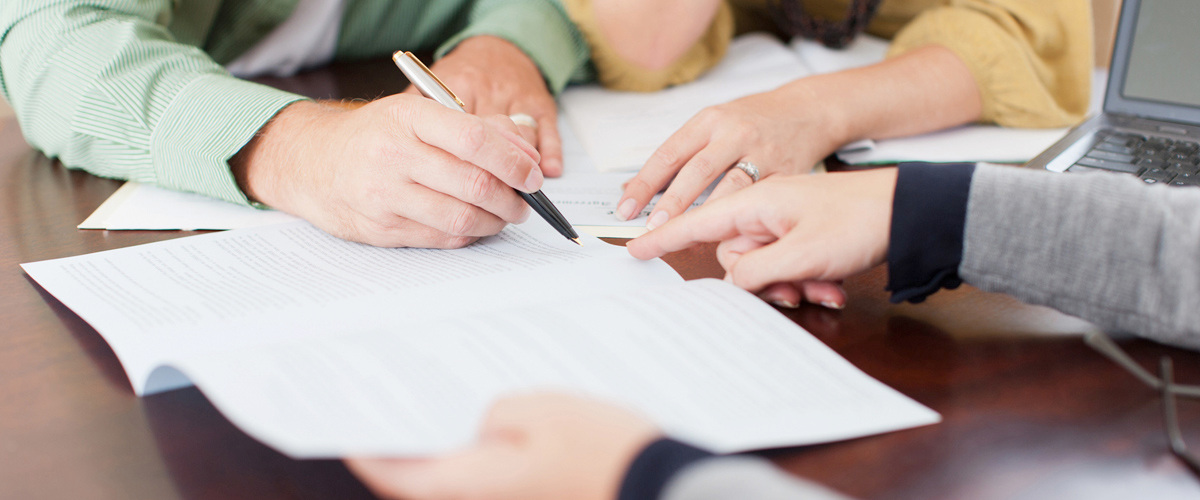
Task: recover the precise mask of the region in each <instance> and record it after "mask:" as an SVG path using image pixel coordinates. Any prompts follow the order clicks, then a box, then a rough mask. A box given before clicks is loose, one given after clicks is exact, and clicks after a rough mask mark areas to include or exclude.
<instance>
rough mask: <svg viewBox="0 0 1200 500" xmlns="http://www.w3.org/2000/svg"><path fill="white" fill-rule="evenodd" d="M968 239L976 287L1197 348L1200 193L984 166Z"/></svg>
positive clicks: (967, 269) (968, 275)
mask: <svg viewBox="0 0 1200 500" xmlns="http://www.w3.org/2000/svg"><path fill="white" fill-rule="evenodd" d="M964 233H965V234H964V244H963V259H962V263H961V264H960V266H959V275H960V276H961V277H962V278H963V280H964V281H966V282H968V283H971V284H972V285H975V286H976V287H978V288H981V289H983V290H987V291H995V292H1003V293H1007V294H1010V295H1012V296H1014V297H1016V298H1018V299H1020V300H1022V301H1025V302H1029V303H1033V304H1041V305H1046V306H1050V307H1053V308H1055V309H1058V310H1060V311H1063V312H1065V313H1068V314H1072V315H1075V316H1078V317H1080V318H1083V319H1085V320H1087V321H1090V322H1092V323H1095V324H1096V325H1097V326H1099V327H1100V328H1102V329H1104V330H1107V331H1122V332H1132V333H1136V334H1139V335H1142V336H1145V337H1149V338H1152V339H1155V340H1158V341H1161V342H1165V343H1171V344H1176V345H1180V346H1186V347H1191V348H1193V349H1200V189H1193V188H1174V187H1167V186H1146V185H1145V184H1143V183H1142V182H1141V181H1139V180H1138V179H1136V178H1134V177H1132V176H1125V175H1109V174H1081V175H1075V174H1068V175H1062V174H1053V173H1048V172H1043V171H1035V170H1028V169H1020V168H1011V167H988V166H984V165H980V167H979V168H977V169H976V171H975V175H974V178H973V180H972V182H971V190H970V198H969V200H968V203H967V220H966V225H965V231H964Z"/></svg>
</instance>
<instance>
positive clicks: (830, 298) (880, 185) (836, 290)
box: [626, 168, 896, 308]
mask: <svg viewBox="0 0 1200 500" xmlns="http://www.w3.org/2000/svg"><path fill="white" fill-rule="evenodd" d="M895 186H896V169H894V168H888V169H879V170H871V171H865V172H852V173H831V174H828V175H819V176H810V175H797V176H777V177H772V178H770V179H767V180H764V181H762V182H759V183H757V184H755V185H754V186H751V187H749V188H746V189H743V190H741V191H738V192H736V193H734V194H731V195H729V196H726V197H724V198H721V199H719V200H713V201H711V202H709V203H705V204H704V205H703V206H701V207H698V208H696V209H693V210H692V211H690V212H687V213H685V214H683V215H682V216H680V217H678V218H676V219H672V220H671V221H669V222H667V223H666V224H664V225H663V226H662V227H659V228H657V229H654V230H653V231H650V232H649V233H646V234H645V235H644V236H642V237H640V238H637V239H634V240H632V241H630V242H629V243H628V244H627V245H626V247H627V248H628V249H629V253H630V254H632V255H633V256H634V257H637V258H639V259H652V258H655V257H660V256H662V255H664V254H667V253H670V252H674V251H678V250H682V249H684V248H687V247H690V246H692V245H695V244H697V243H701V242H720V243H719V245H718V246H717V259H718V261H720V263H721V267H723V268H725V271H726V273H727V274H726V279H728V280H730V281H732V282H733V284H735V285H737V286H739V287H741V288H744V289H746V290H749V291H751V292H755V293H758V294H759V295H760V296H761V297H763V299H764V300H767V301H769V302H772V303H775V304H777V305H782V306H787V307H795V306H796V305H798V304H799V303H800V301H801V300H804V301H808V302H814V303H819V304H823V305H825V306H827V307H832V308H841V307H844V305H845V303H846V292H845V291H844V290H842V289H841V287H840V286H838V284H837V282H838V281H840V280H842V279H844V278H848V277H850V276H853V275H855V274H858V273H860V272H863V271H866V270H867V269H870V268H872V267H874V266H876V265H878V264H880V263H882V262H883V261H884V259H885V258H886V256H887V248H888V241H889V236H890V235H889V231H890V223H891V218H892V198H893V196H894V192H895Z"/></svg>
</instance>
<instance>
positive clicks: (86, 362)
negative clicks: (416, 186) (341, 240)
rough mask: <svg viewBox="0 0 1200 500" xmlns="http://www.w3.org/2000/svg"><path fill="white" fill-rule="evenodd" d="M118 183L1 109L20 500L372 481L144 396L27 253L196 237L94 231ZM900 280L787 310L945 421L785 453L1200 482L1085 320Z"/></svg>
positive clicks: (950, 486) (345, 85) (14, 486)
mask: <svg viewBox="0 0 1200 500" xmlns="http://www.w3.org/2000/svg"><path fill="white" fill-rule="evenodd" d="M396 75H397V72H396V71H394V69H392V68H390V67H389V65H388V64H387V62H386V61H385V62H375V63H368V64H353V65H342V66H338V67H335V68H334V69H333V70H331V71H322V72H318V73H314V74H310V75H306V76H303V77H300V78H294V79H288V80H276V81H272V82H270V83H272V84H275V85H279V86H282V87H285V88H288V89H291V90H295V91H299V92H303V93H307V94H309V95H314V96H319V97H323V96H331V95H338V96H351V97H368V98H369V97H371V96H374V95H379V94H381V93H386V92H393V91H395V90H398V89H399V87H400V85H402V83H403V82H402V81H401V80H399V79H398V78H397V77H396ZM118 186H119V183H118V182H116V181H111V180H105V179H100V178H96V177H92V176H90V175H88V174H85V173H82V172H75V171H69V170H67V169H65V168H63V167H62V166H61V165H60V164H58V163H56V162H54V161H52V160H49V159H47V158H46V157H44V156H42V155H40V154H38V153H36V152H34V151H33V149H32V148H30V147H29V146H27V145H25V143H24V142H23V140H22V139H21V136H20V133H19V131H18V129H17V126H16V124H15V122H13V121H12V120H8V121H0V498H219V499H229V498H256V499H257V498H277V497H286V498H360V497H370V494H369V493H368V492H367V491H366V490H365V489H364V488H363V487H362V486H361V485H360V484H359V483H358V482H357V481H356V480H355V479H354V478H353V477H352V476H351V475H350V474H349V473H348V472H347V471H346V469H345V468H344V467H343V466H342V465H341V464H340V463H338V462H336V461H295V460H290V459H288V458H285V457H283V456H282V455H280V454H278V453H276V452H274V451H272V450H271V449H268V448H266V447H265V446H263V445H261V444H259V443H258V442H256V441H254V440H253V439H251V438H250V437H248V436H247V435H245V434H243V433H242V432H241V431H239V430H238V429H236V428H235V427H233V425H231V424H230V423H229V422H228V421H227V420H226V419H225V418H224V417H222V416H221V414H220V413H218V412H217V411H216V410H215V409H214V408H213V407H212V406H211V405H210V404H209V403H208V401H207V400H205V398H204V396H203V395H201V394H200V393H199V392H198V391H197V390H195V389H185V390H179V391H174V392H170V393H166V394H161V395H156V396H151V397H147V398H141V399H139V398H137V397H136V396H134V394H133V392H132V390H131V389H130V386H129V382H128V381H127V379H126V378H125V375H124V372H123V371H122V369H121V365H120V363H119V362H118V361H117V358H116V357H115V356H114V355H113V353H112V351H111V350H110V349H109V348H108V346H107V344H106V343H105V342H104V340H103V339H102V338H101V337H100V336H99V335H98V334H97V333H96V331H95V330H94V329H92V328H91V327H90V326H88V325H87V324H86V323H84V322H83V321H82V320H80V319H79V318H78V317H77V316H76V315H75V314H74V313H72V312H71V311H70V310H68V309H67V308H65V307H64V306H63V305H62V304H60V303H59V302H58V301H57V300H55V299H54V298H53V297H51V296H49V295H47V294H46V293H45V292H44V291H42V290H41V289H40V288H39V287H38V286H37V285H35V284H34V283H33V282H32V281H31V280H30V279H29V278H28V277H26V276H25V274H24V273H23V272H22V271H21V269H20V268H19V267H17V264H19V263H22V262H30V261H37V260H43V259H51V258H56V257H66V256H71V255H78V254H82V253H87V252H94V251H99V250H106V249H112V248H120V247H126V246H130V245H137V244H141V243H148V242H152V241H159V240H164V239H169V238H177V237H181V236H187V235H190V234H194V233H188V232H137V231H133V232H116V231H113V232H109V231H80V230H77V229H75V226H76V224H78V223H79V222H80V221H82V220H83V219H84V218H85V217H86V216H87V215H88V214H90V213H91V212H92V210H94V209H95V208H96V207H97V206H98V205H99V204H100V203H101V202H102V201H103V200H104V199H105V198H106V197H107V196H108V195H109V194H111V193H112V192H113V191H114V190H116V188H117V187H118ZM667 261H668V262H669V263H670V264H671V265H672V266H673V267H675V269H676V270H678V271H679V272H680V273H681V274H682V275H683V276H684V277H687V278H699V277H711V276H719V275H720V273H721V271H720V268H719V266H717V264H716V262H715V259H714V258H713V256H712V247H702V248H698V249H694V250H690V251H685V252H679V253H676V254H673V255H671V256H669V257H668V259H667ZM885 279H886V270H884V269H882V268H880V269H875V270H873V271H872V272H870V273H867V274H866V275H863V276H860V277H858V278H855V279H852V280H849V281H848V282H847V283H846V288H847V289H848V291H849V292H850V297H851V299H850V302H849V304H848V305H847V307H846V309H845V310H843V311H830V310H826V309H823V308H821V307H817V306H804V307H801V308H800V309H798V310H795V311H787V312H785V314H787V315H788V317H790V318H792V319H793V320H795V321H796V322H797V323H798V324H800V325H801V326H803V327H804V328H805V329H807V330H808V331H810V332H812V333H813V334H815V335H816V336H817V337H818V338H820V339H821V340H822V341H824V342H825V343H827V344H828V345H830V346H831V347H832V348H833V349H835V350H836V351H838V352H839V353H840V354H841V355H842V356H845V357H846V358H847V359H849V360H850V361H851V362H852V363H854V364H855V365H856V366H858V367H860V368H861V369H863V370H864V371H866V372H867V373H868V374H870V375H871V376H873V377H875V378H877V379H879V380H881V381H882V382H883V383H885V384H888V385H890V386H892V387H894V388H896V389H897V390H899V391H900V392H903V393H905V394H907V395H909V396H911V397H913V398H914V399H916V400H917V401H919V402H921V403H923V404H925V405H928V406H929V407H931V408H933V409H934V410H936V411H938V412H939V413H941V414H942V417H943V418H944V421H943V422H942V423H940V424H937V425H932V426H928V427H923V428H919V429H912V430H906V431H900V432H893V433H889V434H885V435H880V436H873V437H867V438H861V439H855V440H851V441H848V442H842V443H835V444H828V445H821V446H808V447H801V448H793V449H787V450H776V451H771V452H768V453H767V455H768V456H769V457H771V458H772V459H773V460H775V461H777V462H778V463H779V464H780V465H781V466H783V467H785V468H786V469H787V470H789V471H791V472H794V473H796V474H798V475H800V476H804V477H807V478H811V479H814V480H816V481H818V482H820V483H823V484H825V485H828V486H830V487H832V488H835V489H837V490H840V491H842V492H845V493H847V494H850V495H855V496H859V497H863V498H914V499H928V498H946V499H958V498H972V499H990V498H1081V497H1087V498H1105V497H1112V498H1135V497H1136V498H1174V497H1192V498H1195V497H1197V496H1200V480H1198V479H1197V478H1196V477H1194V476H1192V475H1190V474H1189V473H1188V472H1187V470H1186V469H1184V468H1183V466H1182V465H1181V464H1180V462H1179V461H1177V460H1176V459H1175V458H1173V457H1172V456H1171V455H1170V454H1169V452H1168V450H1167V444H1166V440H1165V438H1164V435H1163V431H1162V424H1161V421H1162V417H1161V414H1160V410H1159V400H1158V398H1157V396H1156V394H1155V392H1154V391H1152V390H1150V389H1148V388H1147V387H1145V386H1143V385H1141V384H1140V383H1139V382H1138V381H1136V380H1135V379H1134V378H1133V377H1131V376H1129V375H1128V374H1126V373H1125V372H1124V371H1122V370H1121V369H1119V368H1118V367H1117V366H1115V365H1113V364H1112V363H1110V362H1109V361H1108V360H1107V359H1105V358H1103V357H1102V356H1100V355H1099V354H1098V353H1096V352H1094V351H1093V350H1092V349H1091V348H1089V347H1087V346H1086V345H1084V343H1083V342H1082V341H1081V340H1080V337H1079V333H1080V332H1082V331H1084V330H1085V328H1086V327H1085V326H1084V325H1083V324H1082V323H1081V322H1079V321H1078V320H1075V319H1072V318H1068V317H1065V316H1062V315H1060V314H1057V313H1055V312H1053V311H1050V310H1048V309H1044V308H1038V307H1031V306H1025V305H1022V304H1019V303H1017V302H1015V301H1013V300H1012V299H1009V298H1007V297H1004V296H999V295H992V294H986V293H983V292H980V291H978V290H974V289H971V288H969V287H964V288H963V289H960V290H955V291H947V292H942V293H940V294H938V295H935V296H934V297H933V298H932V299H931V300H930V301H929V302H927V303H925V304H921V305H899V306H897V305H891V304H889V303H888V302H887V296H886V294H885V293H884V292H883V284H884V281H885ZM1120 344H1121V345H1122V346H1123V347H1125V348H1126V349H1128V350H1129V352H1130V353H1132V354H1133V355H1134V357H1135V358H1136V359H1138V360H1139V361H1141V362H1142V363H1143V364H1144V365H1145V366H1152V364H1153V363H1155V360H1157V358H1158V357H1159V356H1161V355H1164V354H1168V355H1170V356H1172V357H1173V358H1174V360H1175V363H1176V367H1177V379H1178V380H1179V381H1180V382H1181V383H1200V354H1197V353H1194V352H1189V351H1184V350H1180V349H1174V348H1169V347H1165V346H1161V345H1158V344H1154V343H1152V342H1147V341H1143V340H1136V339H1125V340H1121V341H1120ZM796 383H797V384H799V383H802V381H796ZM1180 418H1181V421H1182V423H1183V427H1184V432H1185V435H1186V437H1187V438H1188V439H1189V440H1190V442H1191V443H1192V444H1193V445H1194V446H1196V447H1197V448H1200V402H1191V401H1188V400H1181V402H1180Z"/></svg>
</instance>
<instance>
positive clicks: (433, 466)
mask: <svg viewBox="0 0 1200 500" xmlns="http://www.w3.org/2000/svg"><path fill="white" fill-rule="evenodd" d="M493 450H495V448H493V447H489V446H486V445H484V446H477V447H475V448H470V449H468V450H464V451H461V452H456V453H452V454H449V455H445V456H442V457H438V458H432V459H425V460H397V459H347V460H346V461H345V463H346V467H347V468H348V469H350V472H352V473H354V475H356V476H358V477H359V478H360V479H361V480H362V481H363V483H364V484H366V485H367V486H368V487H369V488H370V489H371V490H372V491H374V492H375V493H376V494H378V495H380V496H383V497H386V498H404V499H408V500H426V499H430V500H432V499H445V498H475V497H474V496H471V495H470V493H471V492H473V491H476V490H479V491H487V490H488V489H500V488H499V487H498V486H499V485H498V484H494V483H496V482H498V481H504V479H505V478H502V477H497V474H496V473H495V469H497V466H503V465H504V464H503V460H502V459H501V458H500V457H498V456H497V455H498V454H497V453H495V451H493Z"/></svg>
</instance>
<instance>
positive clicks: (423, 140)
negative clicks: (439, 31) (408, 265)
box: [230, 95, 542, 248]
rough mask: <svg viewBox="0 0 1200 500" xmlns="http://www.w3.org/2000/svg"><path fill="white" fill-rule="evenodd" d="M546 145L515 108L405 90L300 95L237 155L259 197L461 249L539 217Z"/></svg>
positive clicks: (242, 175)
mask: <svg viewBox="0 0 1200 500" xmlns="http://www.w3.org/2000/svg"><path fill="white" fill-rule="evenodd" d="M537 161H538V154H537V152H536V151H535V150H534V149H533V147H532V146H530V145H529V144H528V143H526V142H525V141H524V140H523V139H521V138H520V137H519V136H518V135H517V133H516V127H515V126H514V125H513V124H512V122H511V121H509V120H508V119H507V118H505V117H498V116H497V117H491V118H489V119H484V118H480V117H478V116H473V115H468V114H466V113H461V112H459V111H455V110H451V109H447V108H445V107H443V106H441V105H439V104H437V103H436V102H434V101H432V100H429V99H425V98H423V97H415V96H410V95H395V96H391V97H386V98H383V99H379V100H377V101H374V102H371V103H369V104H366V105H364V106H361V107H349V106H344V105H326V104H320V103H313V102H303V101H302V102H297V103H295V104H292V105H291V106H288V107H287V108H284V110H283V111H282V112H280V113H279V114H278V115H277V116H276V117H275V119H273V120H272V121H271V122H270V123H269V124H268V125H267V126H266V127H264V128H263V130H262V131H260V133H259V135H258V136H257V137H256V138H255V139H253V140H251V142H250V143H249V144H247V145H246V146H245V147H243V148H242V150H241V151H240V152H239V153H238V154H237V155H236V156H235V157H234V158H233V159H231V160H230V165H231V166H232V168H233V172H234V175H235V177H236V178H237V179H238V183H239V185H240V186H241V187H242V189H243V190H244V191H245V192H246V194H247V195H248V196H250V198H251V199H254V200H257V201H260V202H262V203H265V204H267V205H270V206H272V207H275V208H278V209H280V210H283V211H285V212H288V213H291V214H294V215H297V216H299V217H301V218H303V219H305V220H308V221H309V222H311V223H313V225H315V226H317V227H318V228H321V229H322V230H324V231H326V232H328V233H330V234H332V235H334V236H337V237H340V238H344V239H348V240H354V241H360V242H363V243H368V244H371V245H376V246H389V247H391V246H415V247H435V248H448V247H461V246H464V245H467V244H469V243H471V242H472V241H474V240H476V239H478V238H479V237H482V236H487V235H491V234H495V233H497V232H499V231H500V230H501V229H503V228H504V226H505V224H506V223H509V222H520V221H523V220H525V219H526V218H527V217H528V216H529V207H528V206H527V205H526V203H525V202H524V201H523V200H522V199H521V197H520V196H518V195H517V193H516V192H514V191H513V189H514V188H515V189H520V190H522V191H525V192H533V191H536V190H537V189H540V188H541V185H542V174H541V172H540V170H539V169H538V166H537Z"/></svg>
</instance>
